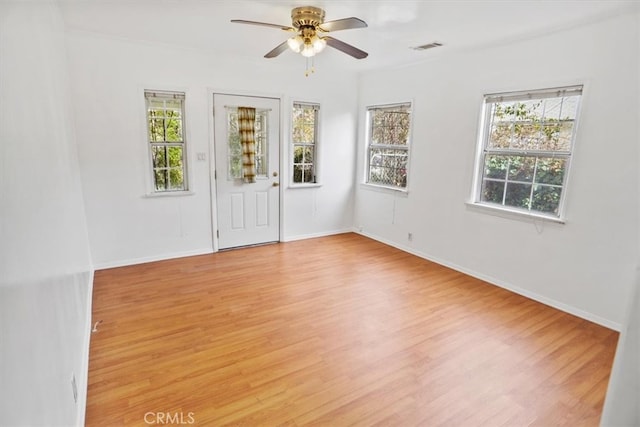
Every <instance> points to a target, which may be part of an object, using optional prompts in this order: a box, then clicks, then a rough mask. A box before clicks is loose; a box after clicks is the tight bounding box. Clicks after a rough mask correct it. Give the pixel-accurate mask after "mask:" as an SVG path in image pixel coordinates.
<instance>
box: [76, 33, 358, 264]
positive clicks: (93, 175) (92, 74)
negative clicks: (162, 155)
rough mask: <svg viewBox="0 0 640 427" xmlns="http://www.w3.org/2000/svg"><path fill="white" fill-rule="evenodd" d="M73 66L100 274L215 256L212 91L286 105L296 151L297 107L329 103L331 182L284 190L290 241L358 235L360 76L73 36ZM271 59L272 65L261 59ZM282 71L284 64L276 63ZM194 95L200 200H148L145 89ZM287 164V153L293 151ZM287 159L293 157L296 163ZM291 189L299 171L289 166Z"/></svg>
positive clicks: (324, 146)
mask: <svg viewBox="0 0 640 427" xmlns="http://www.w3.org/2000/svg"><path fill="white" fill-rule="evenodd" d="M67 40H68V44H69V61H70V69H71V75H72V79H73V82H74V84H73V100H74V106H75V114H76V118H77V135H78V144H79V155H80V166H81V173H82V185H83V187H84V193H85V200H86V211H87V221H88V224H89V236H90V242H91V250H92V255H93V258H94V262H95V264H96V267H98V268H100V267H105V266H113V265H123V264H130V263H138V262H141V261H145V260H152V259H161V258H168V257H175V256H183V255H189V254H195V253H206V252H211V251H212V250H213V246H212V237H211V235H212V233H211V204H212V200H211V192H210V180H209V174H210V160H211V158H210V156H209V155H208V157H207V160H206V161H196V153H198V152H202V153H209V150H210V143H211V122H210V115H211V114H210V109H209V108H210V99H209V98H210V94H211V91H212V90H215V91H216V92H227V93H240V94H252V95H267V96H274V97H281V98H282V100H283V105H282V108H281V111H282V115H283V120H282V124H283V126H282V135H283V136H282V140H283V143H284V146H285V147H286V148H288V145H289V144H290V139H289V132H290V123H289V117H290V114H291V103H292V102H293V101H294V100H297V101H314V102H319V103H320V104H321V120H322V121H321V130H320V131H321V142H320V156H321V157H320V162H321V168H322V169H321V175H322V177H323V180H322V181H323V182H322V184H323V185H322V186H321V187H319V188H313V189H288V188H286V186H285V187H284V188H283V206H284V209H283V212H282V216H283V221H282V226H283V240H291V239H296V238H301V237H306V236H313V235H321V234H329V233H334V232H339V231H344V230H349V229H350V228H351V225H352V217H353V206H352V199H353V198H352V193H353V175H354V165H355V158H354V155H355V154H354V150H353V147H354V145H355V138H356V124H355V123H356V115H357V93H356V90H355V88H356V76H355V75H354V74H351V75H345V74H338V73H337V72H335V71H332V70H331V69H322V68H321V66H320V64H319V65H318V71H317V72H316V73H315V75H313V76H311V77H308V78H306V77H305V76H304V72H303V71H304V62H303V58H300V61H301V62H300V67H299V68H296V69H290V68H283V67H278V66H277V62H270V63H269V66H268V67H267V66H264V64H266V63H264V62H251V63H243V62H242V61H239V60H238V59H237V58H223V57H220V56H219V55H215V54H214V53H212V52H203V51H195V50H187V49H181V48H177V47H172V46H165V45H152V44H143V43H134V42H129V41H125V40H116V39H109V38H106V37H100V36H96V35H92V34H86V33H80V32H70V33H69V34H68V36H67ZM261 61H266V60H264V59H261ZM260 64H262V66H261V65H260ZM274 64H275V65H274ZM145 88H146V89H168V90H182V91H186V96H187V101H186V129H187V138H188V144H189V146H188V150H189V152H188V157H189V161H190V164H189V166H190V171H189V173H190V177H189V178H190V182H191V189H192V190H193V193H194V194H193V195H191V196H184V197H160V198H158V197H156V198H148V197H145V194H146V193H147V192H148V191H149V183H148V181H147V176H148V174H149V172H148V152H147V143H146V141H145V116H144V114H145V112H144V108H145V107H144V99H143V92H142V91H143V89H145ZM283 151H284V153H283V155H284V156H288V149H285V150H283ZM285 158H288V157H285ZM281 172H282V181H281V182H282V183H283V184H284V183H286V182H288V180H289V168H288V167H287V164H286V163H283V164H282V165H281Z"/></svg>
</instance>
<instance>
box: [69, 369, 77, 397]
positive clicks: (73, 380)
mask: <svg viewBox="0 0 640 427" xmlns="http://www.w3.org/2000/svg"><path fill="white" fill-rule="evenodd" d="M71 390H72V391H73V401H74V402H75V403H78V384H76V373H75V372H72V373H71Z"/></svg>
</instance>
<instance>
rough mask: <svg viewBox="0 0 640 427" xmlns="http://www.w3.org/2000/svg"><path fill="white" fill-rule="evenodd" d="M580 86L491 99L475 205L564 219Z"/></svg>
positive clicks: (486, 109) (485, 116)
mask: <svg viewBox="0 0 640 427" xmlns="http://www.w3.org/2000/svg"><path fill="white" fill-rule="evenodd" d="M581 96H582V86H575V87H565V88H559V89H547V90H540V91H533V92H519V93H504V94H495V95H487V96H485V100H484V109H483V125H482V130H481V135H482V138H481V141H480V142H481V156H479V164H478V166H477V167H478V178H479V179H478V183H477V185H476V189H475V193H476V195H475V202H476V203H479V204H483V205H488V206H494V207H501V208H507V209H511V210H517V211H522V212H525V213H529V214H538V215H544V216H549V217H555V218H560V217H561V213H562V200H563V197H564V192H565V191H564V190H565V186H566V178H567V171H568V169H569V161H570V159H571V153H572V149H573V144H574V139H575V130H576V120H577V117H578V107H579V104H580V98H581Z"/></svg>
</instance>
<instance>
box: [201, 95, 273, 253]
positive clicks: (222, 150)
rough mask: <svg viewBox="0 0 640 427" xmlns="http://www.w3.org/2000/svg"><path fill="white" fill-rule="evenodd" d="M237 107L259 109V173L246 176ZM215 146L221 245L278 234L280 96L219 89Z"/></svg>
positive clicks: (254, 241) (255, 241) (215, 102)
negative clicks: (252, 177) (246, 178)
mask: <svg viewBox="0 0 640 427" xmlns="http://www.w3.org/2000/svg"><path fill="white" fill-rule="evenodd" d="M238 107H253V108H255V109H256V121H255V141H256V150H255V151H256V153H255V163H256V179H255V182H254V183H245V182H244V180H243V177H242V147H241V145H240V135H239V133H238ZM213 108H214V146H215V158H216V160H215V168H216V171H215V177H216V180H215V181H216V201H217V214H218V215H217V227H218V229H217V235H218V247H219V249H227V248H234V247H238V246H247V245H256V244H260V243H268V242H277V241H278V240H279V239H280V212H279V210H280V187H279V185H280V168H279V164H280V154H279V153H280V100H278V99H274V98H259V97H250V96H235V95H221V94H215V95H214V96H213Z"/></svg>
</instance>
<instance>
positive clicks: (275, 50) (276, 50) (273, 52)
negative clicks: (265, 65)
mask: <svg viewBox="0 0 640 427" xmlns="http://www.w3.org/2000/svg"><path fill="white" fill-rule="evenodd" d="M288 48H289V46H288V45H287V42H286V41H284V42H282V43H280V44H279V45H278V46H276V47H274V48H273V49H272V50H271V51H270V52H268V53H267V54H266V55H265V56H264V57H265V58H275V57H276V56H278V55H280V54H281V53H282V52H284V51H285V50H287V49H288Z"/></svg>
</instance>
